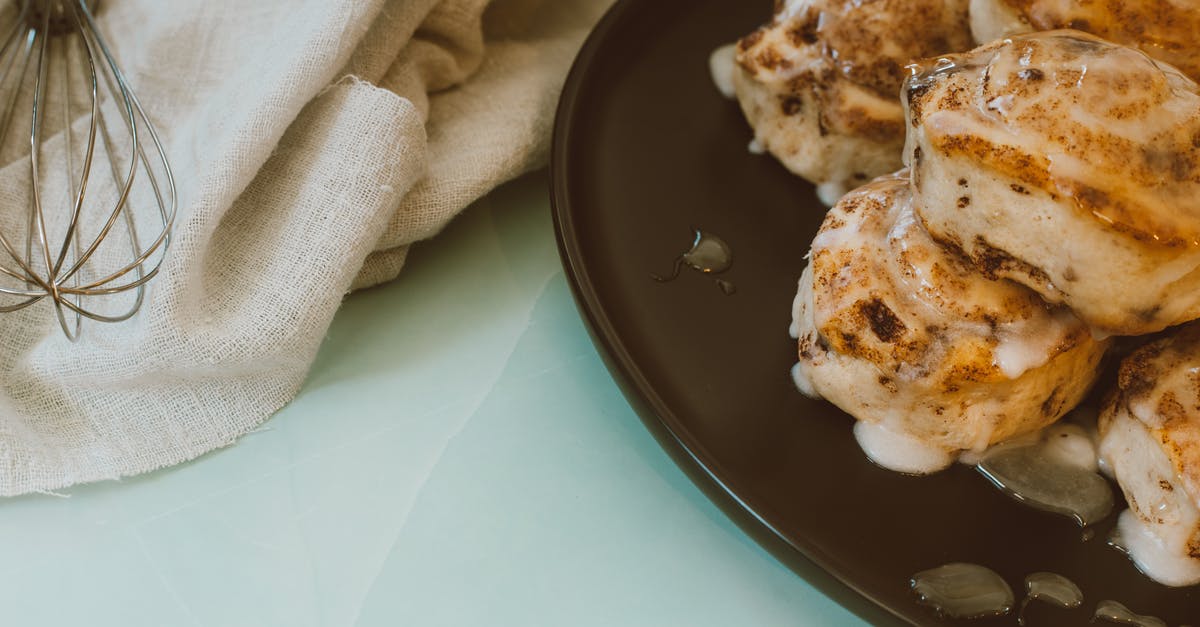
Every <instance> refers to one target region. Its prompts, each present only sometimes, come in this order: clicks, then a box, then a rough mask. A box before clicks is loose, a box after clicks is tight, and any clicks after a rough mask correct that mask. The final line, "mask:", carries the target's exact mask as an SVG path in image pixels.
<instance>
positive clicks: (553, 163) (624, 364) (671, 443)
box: [548, 0, 919, 625]
mask: <svg viewBox="0 0 1200 627" xmlns="http://www.w3.org/2000/svg"><path fill="white" fill-rule="evenodd" d="M642 1H644V0H616V2H615V3H614V4H613V5H612V6H611V7H609V9H608V10H607V11H606V12H605V13H604V15H603V17H602V18H601V19H600V20H599V22H597V24H596V25H595V27H593V29H592V30H591V32H590V33H589V34H588V36H587V38H586V40H585V41H584V43H583V46H582V47H581V48H580V50H579V52H578V54H577V55H576V57H575V59H574V61H573V62H572V64H571V68H570V71H569V73H568V75H567V79H566V81H565V83H564V84H563V88H562V92H561V95H560V97H559V100H558V105H557V108H556V110H555V116H554V125H553V131H552V137H551V143H550V159H549V167H548V169H549V177H548V178H549V196H550V211H551V215H552V218H553V224H554V236H555V241H556V243H557V247H558V252H559V258H560V260H561V262H562V265H563V269H564V273H565V274H566V278H567V283H568V284H569V285H570V288H571V294H572V296H573V299H574V301H575V305H576V309H577V310H578V311H579V313H580V317H581V318H582V319H583V320H584V322H585V325H584V326H585V327H586V328H587V331H588V335H589V336H590V337H591V340H592V343H593V344H594V345H595V346H596V347H597V349H598V352H599V354H600V356H601V359H602V360H603V361H604V363H605V365H606V366H607V370H608V372H609V374H610V376H612V378H613V380H614V381H615V382H616V383H617V386H618V387H619V388H620V389H621V391H622V393H623V395H624V396H625V398H626V400H627V401H628V402H629V403H630V405H631V406H632V407H633V409H634V410H635V413H637V414H638V417H639V418H640V419H641V422H642V424H643V425H645V426H646V428H647V430H648V431H650V433H651V434H652V435H653V436H654V438H655V440H656V441H657V442H658V443H659V445H660V447H662V448H663V449H664V450H665V451H666V452H667V454H668V455H669V456H670V457H671V458H672V460H673V461H674V462H675V463H676V464H677V465H678V466H679V467H680V468H681V469H682V470H683V471H684V472H685V474H687V476H688V477H689V479H690V480H691V481H692V483H693V484H695V485H696V486H697V487H698V488H700V490H701V491H702V492H703V493H704V494H705V495H706V496H707V497H708V498H709V500H710V501H712V502H713V503H714V504H716V505H717V506H718V508H720V509H721V511H722V512H723V513H724V514H725V515H726V516H728V517H729V518H730V519H731V520H732V521H733V522H734V523H735V524H737V526H738V527H739V528H740V529H741V530H742V531H743V532H745V533H746V534H747V535H748V536H750V537H751V538H752V539H753V540H754V541H755V542H756V543H757V544H758V545H759V546H761V547H762V548H764V549H765V550H766V551H767V552H769V553H770V554H771V555H772V556H773V557H775V558H776V559H778V560H779V561H780V562H781V563H783V564H784V565H786V566H787V567H788V568H789V569H790V570H791V571H792V572H793V573H794V574H796V575H798V576H800V577H801V578H802V579H803V580H805V581H806V582H807V583H809V584H810V585H812V586H813V587H814V588H815V589H817V590H818V591H819V592H820V593H821V594H823V595H824V596H826V597H828V598H830V599H831V600H833V601H834V602H835V603H838V604H839V605H841V606H842V607H843V608H845V609H846V610H847V611H849V612H851V613H853V614H854V615H855V616H857V617H859V618H860V619H862V620H864V621H867V622H869V623H871V624H877V623H874V622H873V621H877V620H879V619H880V618H882V617H880V616H876V615H875V614H877V613H879V612H880V611H882V612H886V618H887V619H890V620H892V621H898V622H896V623H895V624H898V625H919V623H914V622H912V621H910V620H909V619H908V618H906V617H905V616H903V615H902V614H900V613H898V611H897V610H895V609H893V608H892V607H891V606H890V605H889V604H887V603H884V602H882V601H881V600H880V599H878V598H877V597H875V596H874V595H872V594H871V593H870V592H869V591H867V590H865V589H863V588H862V587H861V586H859V585H858V584H856V583H855V582H854V581H853V580H852V579H850V578H849V577H848V576H846V574H845V573H844V572H842V571H841V569H840V568H838V567H837V565H836V560H834V559H833V557H832V556H830V555H828V554H827V553H826V552H825V551H823V550H821V549H820V547H818V546H816V545H815V544H813V543H804V542H797V541H795V540H794V539H793V538H790V537H788V536H787V535H785V534H784V533H782V532H781V531H780V530H779V529H777V528H776V527H775V526H774V525H772V524H771V522H770V521H768V520H767V519H765V518H764V517H763V516H762V515H761V514H760V513H759V512H757V511H756V510H755V508H754V505H753V503H751V502H748V501H747V499H746V498H745V497H743V496H741V495H739V494H738V491H737V489H736V488H735V485H736V484H735V482H733V481H730V480H729V479H728V478H723V477H722V476H721V474H722V472H721V467H720V464H719V463H718V462H717V461H716V460H714V459H713V458H712V456H711V454H708V453H707V451H706V450H705V448H704V446H703V445H702V444H701V443H700V442H699V441H698V440H696V439H695V438H694V437H693V436H691V434H690V433H689V432H688V430H687V428H686V426H685V425H684V423H683V422H682V421H681V420H680V419H679V418H678V416H677V415H676V413H675V412H674V411H673V410H672V409H671V408H670V406H669V405H668V404H667V403H666V401H665V400H663V398H662V397H661V396H660V395H659V394H658V393H657V392H656V391H655V390H654V388H653V386H652V385H651V384H650V382H649V379H648V378H647V377H646V376H645V374H644V373H643V371H642V369H641V368H640V367H639V366H638V365H637V362H636V361H635V360H634V359H633V357H632V355H631V353H630V352H629V350H628V349H627V348H626V346H625V343H624V342H623V341H622V340H621V338H620V335H619V333H618V332H617V329H616V325H614V324H613V322H612V320H611V318H610V317H609V315H608V311H607V309H606V307H605V306H604V304H603V302H602V299H601V298H600V295H599V293H598V292H597V290H596V288H595V284H594V283H593V281H592V280H591V278H590V275H589V271H588V267H587V262H586V261H585V258H584V255H583V252H582V242H581V241H580V239H579V233H578V231H577V229H576V228H575V221H574V216H573V213H572V208H571V200H570V197H571V194H570V189H571V184H570V180H569V176H568V172H569V170H570V164H571V159H570V157H569V154H570V146H571V145H572V141H571V140H572V137H571V135H572V129H573V125H574V122H575V118H576V116H577V113H578V108H579V104H580V102H579V101H580V99H579V95H580V92H581V91H582V90H583V89H584V87H585V85H586V83H587V80H588V70H589V69H590V68H591V66H592V65H593V64H594V63H595V61H596V59H597V57H598V56H599V53H600V51H601V48H602V46H603V44H604V43H605V42H606V41H607V39H608V36H609V34H610V33H611V31H612V30H613V29H614V28H615V26H616V25H617V24H618V23H619V22H620V21H621V18H622V17H623V16H624V15H625V14H626V13H627V12H628V11H629V10H630V7H632V6H634V5H635V4H637V3H639V2H642ZM812 566H816V567H817V568H819V569H820V570H821V571H823V572H824V573H825V574H827V575H828V576H830V577H831V578H832V579H833V580H834V581H833V582H832V583H833V585H835V586H840V587H841V590H838V589H831V586H830V585H829V584H828V583H826V584H825V585H822V583H823V582H818V581H813V573H812V572H811V570H812V568H811V567H812ZM839 592H841V593H842V594H839ZM846 592H849V593H852V594H851V595H847V594H845V593H846ZM868 604H869V608H868V607H864V606H866V605H868ZM868 609H871V610H876V611H875V612H869V611H865V610H868Z"/></svg>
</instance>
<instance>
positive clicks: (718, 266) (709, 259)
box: [683, 229, 733, 274]
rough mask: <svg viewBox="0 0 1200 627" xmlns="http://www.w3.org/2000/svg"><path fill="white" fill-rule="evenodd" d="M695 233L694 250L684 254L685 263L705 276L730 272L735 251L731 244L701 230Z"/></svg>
mask: <svg viewBox="0 0 1200 627" xmlns="http://www.w3.org/2000/svg"><path fill="white" fill-rule="evenodd" d="M695 231H696V239H695V240H694V241H693V242H692V248H691V249H690V250H688V251H687V252H686V253H683V262H684V263H686V264H687V265H689V266H691V267H692V269H694V270H699V271H700V272H703V273H705V274H709V273H713V272H724V271H726V270H728V269H729V267H730V266H732V265H733V250H731V249H730V248H729V244H726V243H725V240H723V239H721V238H720V237H717V236H716V235H713V234H712V233H707V232H705V231H701V230H700V229H695Z"/></svg>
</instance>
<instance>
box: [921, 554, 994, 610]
mask: <svg viewBox="0 0 1200 627" xmlns="http://www.w3.org/2000/svg"><path fill="white" fill-rule="evenodd" d="M910 585H911V587H912V590H913V592H914V593H916V594H917V597H918V602H919V603H921V604H922V605H928V606H929V607H932V608H933V609H934V611H936V612H937V613H938V614H939V615H941V616H948V617H950V618H984V617H988V616H1004V615H1006V614H1008V613H1009V612H1011V611H1012V608H1013V603H1014V601H1015V599H1014V597H1013V591H1012V588H1010V587H1009V585H1008V583H1007V582H1005V581H1004V578H1003V577H1001V576H1000V575H999V574H997V573H996V571H994V570H992V569H990V568H985V567H983V566H980V565H978V564H963V563H955V564H946V565H945V566H939V567H937V568H933V569H930V570H924V571H921V572H919V573H917V574H915V575H913V578H912V581H911V582H910Z"/></svg>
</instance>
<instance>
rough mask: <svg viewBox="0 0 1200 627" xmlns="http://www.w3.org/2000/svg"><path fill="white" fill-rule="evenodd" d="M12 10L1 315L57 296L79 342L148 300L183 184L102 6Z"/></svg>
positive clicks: (4, 129)
mask: <svg viewBox="0 0 1200 627" xmlns="http://www.w3.org/2000/svg"><path fill="white" fill-rule="evenodd" d="M14 5H15V6H10V7H9V9H10V11H9V17H10V18H11V19H12V23H11V24H10V25H8V27H7V28H6V29H0V32H3V33H6V34H5V35H4V39H3V42H2V43H0V107H2V108H0V249H2V250H3V253H4V254H7V257H8V259H7V260H6V261H3V262H0V312H11V311H16V310H19V309H24V308H26V307H29V306H31V305H33V304H35V303H38V302H40V301H42V300H46V299H49V300H50V301H52V303H53V307H54V310H55V315H56V318H57V319H58V323H59V326H60V327H61V329H62V331H63V333H64V334H65V335H66V336H67V337H68V338H70V339H72V340H74V339H76V338H78V337H79V334H80V332H81V330H82V321H83V319H84V318H87V319H91V320H96V321H99V322H120V321H122V320H127V319H129V318H130V317H132V316H133V315H135V314H136V313H137V312H138V311H139V310H140V308H141V307H142V305H143V304H144V302H145V298H146V293H145V287H146V285H147V283H148V282H149V281H150V280H151V279H153V278H154V277H155V276H156V275H157V274H158V273H159V271H160V269H161V268H162V264H163V260H164V258H165V255H166V251H167V249H168V248H169V247H170V243H171V229H172V226H173V224H174V221H175V215H176V209H177V207H176V205H177V198H176V193H177V192H176V187H175V178H174V174H173V173H172V171H171V167H170V164H169V162H168V159H167V154H166V149H165V148H164V146H163V143H162V141H161V139H160V137H159V135H158V133H157V131H156V130H155V128H154V125H153V124H152V123H151V122H150V118H149V116H148V115H147V114H146V111H145V109H144V108H143V106H142V104H141V102H140V101H139V100H138V98H137V96H136V95H135V94H134V92H133V89H132V88H131V87H130V85H129V83H128V82H127V80H126V77H125V75H124V73H123V72H122V71H121V69H120V67H119V66H118V64H117V61H116V57H115V55H114V54H113V52H112V50H111V49H110V48H109V45H108V43H107V42H106V41H105V39H104V37H103V36H102V35H101V32H100V28H99V27H98V25H97V23H96V20H95V16H94V14H93V7H94V6H95V5H96V0H15V2H14ZM13 9H15V10H13ZM56 100H57V101H58V102H57V103H55V102H54V101H56ZM25 103H27V104H28V108H25V107H24V104H25ZM55 104H57V105H58V106H56V107H55V106H52V105H55ZM25 111H27V112H28V113H27V114H23V113H24V112H25ZM115 118H119V120H120V121H119V122H118V121H117V120H116V119H115ZM23 124H28V126H27V127H26V128H27V129H28V133H27V134H25V135H24V136H25V138H26V140H27V142H26V143H25V144H24V145H23V146H19V145H18V144H19V143H20V142H17V143H14V142H13V141H12V139H13V130H15V129H18V128H20V127H21V126H22V125H23ZM77 125H82V126H84V127H85V129H84V130H85V132H77ZM22 154H24V155H25V156H24V157H22V156H21V155H22ZM22 159H24V161H25V164H26V172H27V177H26V182H27V187H25V188H24V192H22V191H21V185H20V180H21V179H20V177H19V176H16V175H17V174H18V173H19V170H20V169H21V166H20V163H21V161H22ZM97 167H99V168H100V169H99V170H97V169H96V168H97ZM104 171H107V173H108V176H107V177H99V178H97V177H93V176H92V175H93V174H94V173H97V172H104ZM104 178H107V179H108V180H107V182H104V181H101V179H104ZM26 195H27V198H25V200H24V201H22V200H21V198H23V197H24V196H26ZM14 199H15V200H14ZM22 205H24V209H22V208H21V206H22ZM21 239H23V240H24V241H23V244H24V246H23V248H24V250H18V249H17V248H16V246H14V243H15V242H16V241H20V240H21ZM22 253H23V254H22Z"/></svg>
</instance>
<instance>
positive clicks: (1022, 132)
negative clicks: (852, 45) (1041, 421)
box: [904, 31, 1200, 336]
mask: <svg viewBox="0 0 1200 627" xmlns="http://www.w3.org/2000/svg"><path fill="white" fill-rule="evenodd" d="M904 98H905V104H906V108H907V114H908V117H909V121H910V124H909V125H908V126H909V128H908V143H907V147H906V158H907V160H908V161H909V162H910V163H911V166H912V182H913V198H914V201H913V202H914V207H915V209H916V212H917V215H918V216H919V217H920V219H921V221H922V222H923V224H924V225H925V227H926V228H927V229H928V231H929V232H930V234H932V235H933V237H934V239H936V240H938V241H939V242H940V243H942V244H943V245H945V246H948V247H950V248H952V249H954V250H955V251H959V252H960V253H961V254H963V255H964V256H966V257H969V258H970V259H972V260H973V261H974V262H975V263H976V264H977V266H978V267H979V268H980V269H981V270H982V271H984V272H985V273H987V274H988V275H989V276H993V277H1001V278H1009V279H1012V280H1015V281H1018V282H1020V283H1023V284H1025V285H1027V286H1029V287H1030V288H1032V289H1034V290H1035V291H1037V292H1038V293H1039V294H1041V295H1042V297H1043V298H1045V299H1046V300H1047V301H1049V302H1051V303H1056V304H1057V303H1061V304H1065V305H1067V306H1069V307H1070V308H1071V309H1073V310H1074V311H1075V313H1076V315H1078V316H1079V317H1080V318H1081V319H1083V320H1084V321H1085V322H1087V323H1088V324H1090V325H1091V326H1092V327H1093V328H1094V330H1095V332H1096V333H1097V334H1098V335H1101V336H1104V335H1138V334H1145V333H1150V332H1154V331H1159V330H1161V329H1163V328H1166V327H1168V326H1171V325H1174V324H1179V323H1181V322H1186V321H1188V320H1192V319H1194V318H1197V317H1200V88H1198V87H1197V85H1196V83H1194V82H1193V81H1192V80H1191V79H1188V78H1187V77H1185V76H1183V75H1182V74H1180V73H1179V72H1178V71H1177V70H1175V69H1174V68H1171V67H1169V66H1166V65H1163V64H1161V63H1158V62H1155V61H1153V60H1152V59H1150V58H1149V57H1147V56H1145V55H1143V54H1141V53H1140V52H1137V51H1136V50H1132V49H1129V48H1125V47H1122V46H1117V45H1114V44H1111V43H1108V42H1105V41H1103V40H1101V39H1098V38H1096V37H1093V36H1091V35H1086V34H1083V33H1080V32H1078V31H1051V32H1046V33H1035V34H1031V35H1024V36H1019V37H1014V38H1012V39H1009V40H1003V41H998V42H995V43H993V44H989V45H987V46H983V47H980V48H977V49H975V50H973V51H971V52H968V53H965V54H960V55H951V56H948V57H945V58H942V59H940V60H937V61H930V62H928V63H927V64H926V66H925V67H924V68H923V69H922V70H921V71H918V72H915V73H914V75H913V76H912V77H910V78H909V79H908V80H907V81H906V83H905V90H904Z"/></svg>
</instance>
